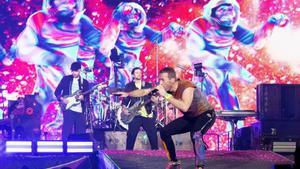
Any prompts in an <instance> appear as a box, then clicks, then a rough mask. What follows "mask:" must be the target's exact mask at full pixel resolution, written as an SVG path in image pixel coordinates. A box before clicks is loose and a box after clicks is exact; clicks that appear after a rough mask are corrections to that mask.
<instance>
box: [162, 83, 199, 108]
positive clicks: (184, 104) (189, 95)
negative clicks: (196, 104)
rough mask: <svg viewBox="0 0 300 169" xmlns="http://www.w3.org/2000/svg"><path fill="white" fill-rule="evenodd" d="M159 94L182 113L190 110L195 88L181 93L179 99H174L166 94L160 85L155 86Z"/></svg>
mask: <svg viewBox="0 0 300 169" xmlns="http://www.w3.org/2000/svg"><path fill="white" fill-rule="evenodd" d="M156 89H158V91H159V94H160V95H162V96H164V97H165V98H166V99H167V100H168V101H169V102H170V103H171V104H172V105H174V106H175V107H176V108H178V109H180V110H181V111H182V112H183V113H184V112H187V111H188V109H189V108H190V106H191V104H192V100H193V96H194V90H195V88H192V87H189V88H186V89H185V90H184V91H183V94H182V98H181V99H175V98H174V97H173V96H172V95H170V94H168V93H167V92H166V91H165V90H164V88H163V87H162V86H161V85H158V86H156Z"/></svg>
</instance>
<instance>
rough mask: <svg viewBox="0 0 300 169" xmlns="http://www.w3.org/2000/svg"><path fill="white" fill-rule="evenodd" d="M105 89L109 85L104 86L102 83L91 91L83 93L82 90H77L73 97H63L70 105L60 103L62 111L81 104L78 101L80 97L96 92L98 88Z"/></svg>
mask: <svg viewBox="0 0 300 169" xmlns="http://www.w3.org/2000/svg"><path fill="white" fill-rule="evenodd" d="M104 87H107V85H106V84H103V83H100V84H97V85H95V86H93V87H92V88H91V89H89V90H87V91H85V92H82V91H81V90H77V91H76V92H74V93H73V94H71V95H66V96H63V98H64V99H66V100H67V102H68V103H67V104H65V103H63V102H60V107H61V110H62V111H65V110H68V109H70V108H71V107H72V106H75V105H78V104H80V100H79V99H78V97H79V96H80V95H86V94H89V93H90V92H92V91H94V90H95V89H97V88H98V90H101V89H103V88H104Z"/></svg>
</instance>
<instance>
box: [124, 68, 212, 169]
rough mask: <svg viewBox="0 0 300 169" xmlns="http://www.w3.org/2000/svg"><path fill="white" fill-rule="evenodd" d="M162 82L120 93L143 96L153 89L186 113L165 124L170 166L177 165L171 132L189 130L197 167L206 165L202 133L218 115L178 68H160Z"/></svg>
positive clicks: (162, 133) (173, 133)
mask: <svg viewBox="0 0 300 169" xmlns="http://www.w3.org/2000/svg"><path fill="white" fill-rule="evenodd" d="M159 76H160V84H159V85H158V86H156V87H155V88H149V89H141V90H135V91H131V92H127V93H126V92H120V93H119V94H121V95H122V96H123V97H127V96H131V97H141V96H145V95H148V94H149V93H151V92H153V90H158V92H159V94H160V95H161V96H163V97H165V99H166V100H167V101H168V102H170V103H171V104H172V105H174V106H175V107H176V108H178V109H179V110H180V111H182V112H183V116H182V117H180V118H178V119H176V120H174V121H172V122H171V123H169V124H167V125H166V126H164V127H163V128H162V129H161V131H160V136H161V139H162V140H163V145H164V148H165V149H166V151H167V155H168V158H169V160H170V162H169V163H168V167H172V166H178V165H180V162H179V161H178V160H177V157H176V152H175V145H174V142H173V140H172V137H171V136H172V135H175V134H181V133H186V132H190V136H191V140H192V142H193V147H194V152H195V167H196V168H198V169H203V168H204V160H205V159H204V157H205V156H204V154H205V150H206V144H205V143H204V141H203V135H204V134H205V133H206V132H207V131H208V129H209V128H210V127H212V125H213V124H214V122H215V119H216V115H215V111H214V109H213V107H212V106H211V105H210V104H209V103H208V100H207V98H206V96H205V95H204V94H203V93H202V92H201V91H200V90H199V89H198V88H196V86H195V85H194V84H193V83H192V82H190V81H186V80H178V79H177V78H176V73H175V70H174V69H173V68H171V67H166V68H163V69H162V70H160V74H159Z"/></svg>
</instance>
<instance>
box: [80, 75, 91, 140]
mask: <svg viewBox="0 0 300 169" xmlns="http://www.w3.org/2000/svg"><path fill="white" fill-rule="evenodd" d="M83 73H84V75H85V78H86V79H87V73H88V71H84V72H83ZM84 103H85V105H86V106H85V112H86V116H85V118H86V123H87V125H88V133H90V134H91V136H93V133H94V129H93V119H92V114H91V106H92V105H91V102H87V100H86V99H84ZM92 138H93V137H92Z"/></svg>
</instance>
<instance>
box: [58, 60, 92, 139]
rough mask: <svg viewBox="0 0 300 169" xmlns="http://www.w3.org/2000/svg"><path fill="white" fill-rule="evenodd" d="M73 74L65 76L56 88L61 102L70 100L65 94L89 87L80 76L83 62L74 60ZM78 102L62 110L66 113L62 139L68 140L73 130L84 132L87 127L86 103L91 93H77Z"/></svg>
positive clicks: (79, 132)
mask: <svg viewBox="0 0 300 169" xmlns="http://www.w3.org/2000/svg"><path fill="white" fill-rule="evenodd" d="M71 71H72V75H68V76H64V77H63V78H62V80H61V81H60V82H59V84H58V86H57V88H56V89H55V92H54V94H55V96H56V98H57V100H58V101H59V102H61V104H64V105H66V104H68V102H69V100H68V99H67V98H65V97H64V96H68V95H71V94H73V93H75V92H76V91H78V90H81V91H82V92H84V91H87V90H88V89H89V83H88V81H87V80H85V79H83V78H82V77H81V76H80V71H81V63H80V62H73V63H72V65H71ZM75 97H76V99H77V100H78V101H80V102H79V103H77V104H74V105H72V106H71V107H70V108H69V109H66V110H62V111H63V114H64V120H63V127H62V140H63V141H67V139H68V137H69V135H70V134H71V133H72V131H73V127H74V132H75V134H84V133H85V129H86V119H85V110H86V108H85V107H86V104H87V103H88V102H89V95H88V94H87V95H80V94H79V95H76V96H75Z"/></svg>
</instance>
